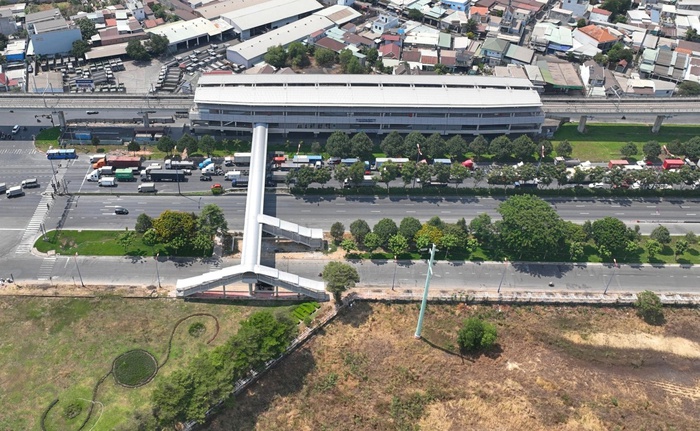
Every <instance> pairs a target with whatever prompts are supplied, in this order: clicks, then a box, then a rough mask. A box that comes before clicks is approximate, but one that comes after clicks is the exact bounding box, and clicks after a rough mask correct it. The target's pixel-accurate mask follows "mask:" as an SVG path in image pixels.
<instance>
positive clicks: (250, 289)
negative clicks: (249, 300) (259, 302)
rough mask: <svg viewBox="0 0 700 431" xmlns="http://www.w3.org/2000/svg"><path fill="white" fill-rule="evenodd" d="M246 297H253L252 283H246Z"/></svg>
mask: <svg viewBox="0 0 700 431" xmlns="http://www.w3.org/2000/svg"><path fill="white" fill-rule="evenodd" d="M248 295H250V296H253V283H248Z"/></svg>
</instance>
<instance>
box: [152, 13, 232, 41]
mask: <svg viewBox="0 0 700 431" xmlns="http://www.w3.org/2000/svg"><path fill="white" fill-rule="evenodd" d="M230 28H231V27H230V26H228V25H227V24H226V23H224V22H222V21H220V20H219V21H217V22H212V21H209V20H208V19H205V18H196V19H193V20H190V21H175V22H170V23H167V24H163V25H160V26H158V27H154V28H149V29H147V30H146V33H155V34H159V35H161V36H166V37H167V38H168V41H170V44H171V45H173V44H176V43H180V42H184V41H186V40H192V39H194V38H196V37H199V36H205V35H209V36H217V35H219V34H221V33H222V32H224V31H226V30H228V29H230Z"/></svg>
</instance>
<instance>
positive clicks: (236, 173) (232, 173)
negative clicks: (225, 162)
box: [224, 171, 241, 181]
mask: <svg viewBox="0 0 700 431" xmlns="http://www.w3.org/2000/svg"><path fill="white" fill-rule="evenodd" d="M240 176H241V171H228V172H226V175H224V179H225V180H226V181H231V180H232V179H234V178H240Z"/></svg>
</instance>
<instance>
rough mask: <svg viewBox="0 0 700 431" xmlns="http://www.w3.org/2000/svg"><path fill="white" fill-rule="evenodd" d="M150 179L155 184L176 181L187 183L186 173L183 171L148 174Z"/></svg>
mask: <svg viewBox="0 0 700 431" xmlns="http://www.w3.org/2000/svg"><path fill="white" fill-rule="evenodd" d="M148 177H149V178H150V179H151V181H153V182H160V181H174V182H182V181H187V177H185V173H184V172H182V171H163V170H161V171H151V172H149V173H148Z"/></svg>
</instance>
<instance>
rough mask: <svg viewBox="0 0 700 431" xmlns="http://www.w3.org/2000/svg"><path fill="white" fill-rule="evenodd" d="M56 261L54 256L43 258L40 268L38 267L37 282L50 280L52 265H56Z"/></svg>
mask: <svg viewBox="0 0 700 431" xmlns="http://www.w3.org/2000/svg"><path fill="white" fill-rule="evenodd" d="M56 259H57V257H56V256H47V257H45V258H44V260H43V261H42V262H41V266H40V267H39V275H38V276H37V280H39V281H46V280H51V273H52V272H53V266H54V264H56Z"/></svg>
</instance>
